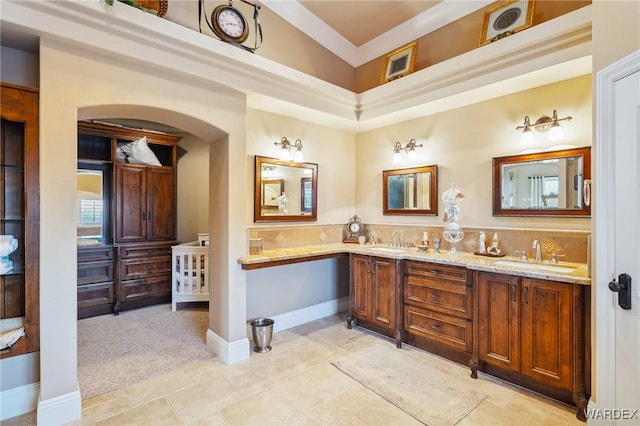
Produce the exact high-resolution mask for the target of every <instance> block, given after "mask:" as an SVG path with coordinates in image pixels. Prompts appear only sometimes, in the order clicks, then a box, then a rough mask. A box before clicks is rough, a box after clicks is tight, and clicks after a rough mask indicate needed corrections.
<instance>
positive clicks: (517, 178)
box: [493, 147, 591, 217]
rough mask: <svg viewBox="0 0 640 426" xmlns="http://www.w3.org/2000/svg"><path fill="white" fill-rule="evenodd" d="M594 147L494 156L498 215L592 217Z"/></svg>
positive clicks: (494, 182) (494, 183) (495, 208)
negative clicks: (592, 152) (592, 151)
mask: <svg viewBox="0 0 640 426" xmlns="http://www.w3.org/2000/svg"><path fill="white" fill-rule="evenodd" d="M590 185H591V147H584V148H575V149H566V150H562V151H551V152H541V153H536V154H523V155H513V156H507V157H496V158H494V159H493V215H494V216H549V217H556V216H559V217H563V216H571V217H589V216H591V206H590V204H591V200H590V198H591V197H590V194H591V186H590Z"/></svg>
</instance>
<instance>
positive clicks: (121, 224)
mask: <svg viewBox="0 0 640 426" xmlns="http://www.w3.org/2000/svg"><path fill="white" fill-rule="evenodd" d="M145 170H146V167H144V166H134V165H118V166H116V242H119V243H131V242H142V241H146V240H147V211H146V210H147V208H146V204H147V174H146V172H145Z"/></svg>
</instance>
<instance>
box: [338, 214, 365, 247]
mask: <svg viewBox="0 0 640 426" xmlns="http://www.w3.org/2000/svg"><path fill="white" fill-rule="evenodd" d="M366 227H367V226H366V225H365V224H364V223H362V221H361V220H360V218H359V217H358V216H357V215H353V217H352V218H351V219H349V222H348V223H347V224H346V225H345V231H346V237H345V239H344V240H343V241H344V242H345V243H357V242H358V237H360V236H366V232H367V231H366Z"/></svg>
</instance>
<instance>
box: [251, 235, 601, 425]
mask: <svg viewBox="0 0 640 426" xmlns="http://www.w3.org/2000/svg"><path fill="white" fill-rule="evenodd" d="M346 254H348V255H349V256H350V293H351V294H350V308H349V313H348V317H347V327H351V326H352V324H353V323H357V324H358V325H359V326H362V327H364V328H367V329H371V330H373V331H376V332H378V333H381V334H383V335H386V336H389V337H392V338H393V339H394V340H395V343H396V345H397V346H398V347H400V346H401V344H402V343H403V342H404V343H406V344H409V345H412V346H415V347H418V348H421V349H424V350H427V351H429V352H432V353H435V354H437V355H439V356H442V357H445V358H447V359H450V360H452V361H455V362H458V363H461V364H464V365H469V367H470V369H471V377H472V378H477V372H478V371H482V372H486V373H489V374H491V375H493V376H496V377H500V378H502V379H504V380H507V381H509V382H512V383H515V384H518V385H521V386H523V387H526V388H529V389H532V390H534V391H536V392H539V393H541V394H544V395H547V396H549V397H551V398H554V399H557V400H559V401H562V402H565V403H568V404H572V405H575V406H576V407H577V417H578V418H579V419H581V420H585V419H584V410H585V409H586V406H587V402H588V399H589V394H590V367H589V366H590V344H589V338H590V310H589V307H590V291H589V290H590V287H589V285H590V281H591V280H590V279H589V278H588V270H587V265H585V264H577V263H569V262H562V263H561V264H557V265H551V264H548V263H544V264H537V263H534V262H519V261H518V260H517V259H512V258H508V257H501V258H489V257H484V256H474V255H472V254H468V253H458V254H457V255H455V256H452V255H450V254H449V253H448V252H443V253H433V252H427V253H425V252H420V251H417V249H416V248H411V249H401V248H390V247H384V246H370V245H365V246H360V245H353V244H326V245H320V246H307V247H297V248H289V249H282V250H277V249H275V250H268V251H264V252H263V253H262V254H261V255H260V256H246V257H243V258H240V259H239V260H238V261H239V263H240V264H241V265H242V268H243V269H255V268H260V267H268V266H276V265H282V264H289V263H296V262H304V261H308V260H312V259H318V258H327V257H337V256H344V255H346Z"/></svg>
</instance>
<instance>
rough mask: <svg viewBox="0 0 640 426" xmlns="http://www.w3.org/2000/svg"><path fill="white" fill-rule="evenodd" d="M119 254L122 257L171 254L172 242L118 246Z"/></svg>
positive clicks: (147, 256)
mask: <svg viewBox="0 0 640 426" xmlns="http://www.w3.org/2000/svg"><path fill="white" fill-rule="evenodd" d="M118 256H119V258H120V259H131V258H140V257H143V258H149V257H157V256H171V244H162V245H153V246H152V245H149V244H145V245H137V246H136V245H127V246H120V247H118Z"/></svg>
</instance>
